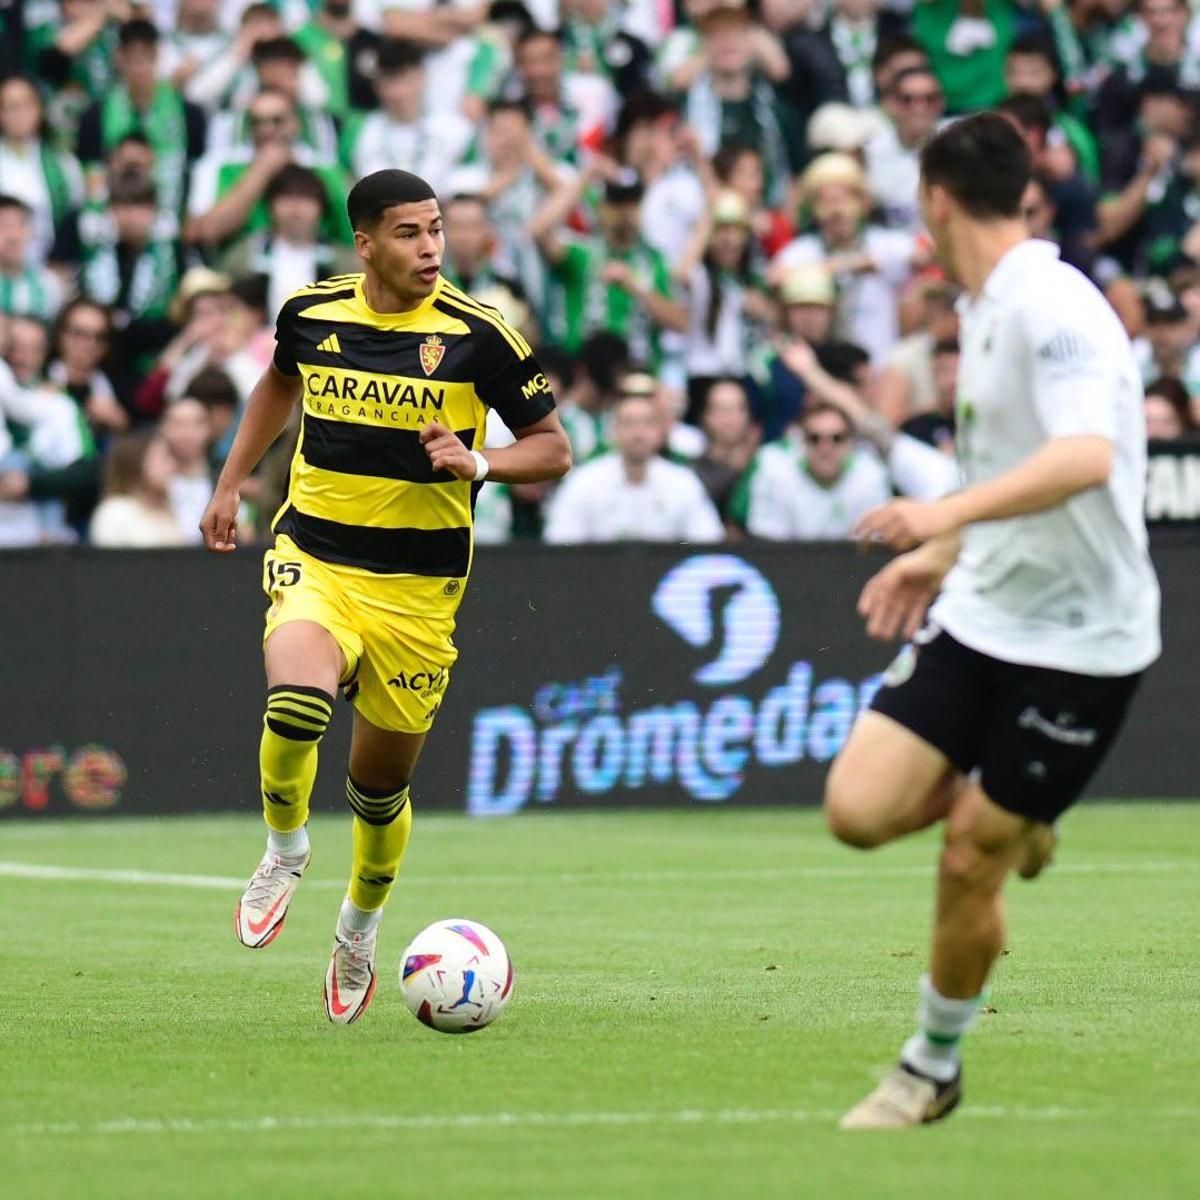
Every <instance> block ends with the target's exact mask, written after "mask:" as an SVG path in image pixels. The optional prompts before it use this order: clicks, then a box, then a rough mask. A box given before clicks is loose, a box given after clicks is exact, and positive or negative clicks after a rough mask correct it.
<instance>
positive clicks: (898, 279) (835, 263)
mask: <svg viewBox="0 0 1200 1200" xmlns="http://www.w3.org/2000/svg"><path fill="white" fill-rule="evenodd" d="M800 196H801V201H802V204H803V207H804V210H805V212H806V213H807V215H808V217H809V219H810V222H811V224H812V227H813V228H812V232H810V233H805V234H802V235H801V236H800V237H798V238H795V239H794V240H793V241H791V242H790V243H789V244H788V245H786V246H785V247H784V248H783V249H782V250H781V251H780V252H779V253H778V254H777V255H776V256H775V259H774V260H773V262H772V264H771V275H772V277H773V279H774V281H775V282H776V283H778V282H779V281H780V280H781V279H782V277H783V274H784V272H785V271H786V270H787V269H788V268H789V267H795V266H800V265H802V264H804V263H813V262H822V263H824V264H825V266H826V269H827V270H828V271H829V272H830V273H831V274H832V275H833V277H834V278H835V279H836V281H837V286H838V320H837V325H838V327H839V330H840V332H841V334H842V335H843V336H844V337H846V338H847V339H848V340H849V341H852V342H854V343H856V344H857V345H860V346H862V347H863V348H864V349H865V350H866V351H867V352H868V353H869V354H870V355H871V358H872V361H874V362H879V361H881V360H882V359H883V357H884V355H885V354H886V353H887V351H888V349H889V348H890V347H891V345H892V343H893V342H895V340H896V337H897V335H898V332H899V319H898V310H897V291H898V289H899V288H900V286H901V285H902V284H903V283H904V282H905V281H906V280H907V279H908V278H909V276H910V275H911V274H912V271H913V269H914V267H915V266H917V265H919V262H920V256H919V249H918V242H917V239H916V238H915V237H914V236H913V235H912V234H910V233H905V232H902V231H900V230H895V229H884V228H883V227H882V226H880V225H876V224H872V223H871V222H870V220H869V217H870V213H871V209H872V207H873V198H872V195H871V191H870V188H869V186H868V184H867V176H866V172H865V171H864V170H863V167H862V165H861V164H860V163H859V162H858V160H857V159H854V158H851V157H850V156H849V155H847V154H822V155H819V156H818V157H817V158H815V159H813V161H812V162H811V163H810V164H809V165H808V167H807V169H806V170H805V172H804V174H803V175H802V176H801V177H800Z"/></svg>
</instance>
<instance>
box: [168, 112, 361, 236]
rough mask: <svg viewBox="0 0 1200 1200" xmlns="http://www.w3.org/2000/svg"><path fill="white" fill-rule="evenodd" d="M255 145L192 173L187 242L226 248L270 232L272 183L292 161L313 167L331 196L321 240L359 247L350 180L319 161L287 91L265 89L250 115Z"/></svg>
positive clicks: (211, 159)
mask: <svg viewBox="0 0 1200 1200" xmlns="http://www.w3.org/2000/svg"><path fill="white" fill-rule="evenodd" d="M246 118H247V125H248V127H249V133H250V144H249V145H248V146H247V145H238V146H234V147H233V148H232V149H230V150H228V151H227V152H224V153H217V154H208V155H205V157H204V158H202V159H201V160H200V162H198V163H197V164H196V167H195V169H194V170H193V172H192V184H191V194H190V195H189V197H188V210H189V220H188V222H187V225H186V226H185V229H184V236H185V239H186V240H187V241H190V242H200V243H202V244H204V245H206V246H209V247H224V246H227V245H228V243H229V241H230V240H231V239H232V238H233V237H235V236H236V235H238V234H241V233H247V232H253V231H254V230H258V229H265V228H267V226H269V225H270V223H271V218H270V213H269V211H268V208H267V201H266V191H267V185H268V184H269V183H270V182H271V180H272V179H273V178H274V177H275V175H276V173H277V172H278V171H280V170H281V169H282V168H283V167H286V166H287V165H288V164H289V163H298V164H299V165H300V166H302V167H309V168H311V169H312V170H313V171H314V172H316V174H317V175H318V176H319V177H320V180H321V182H322V184H324V186H325V191H326V194H327V195H328V197H329V207H328V209H327V211H326V214H325V219H324V221H323V223H322V226H321V236H322V237H323V238H325V239H327V240H330V241H334V242H338V243H340V244H341V245H343V246H351V245H353V244H354V231H353V230H352V229H351V228H350V220H349V218H348V217H347V216H346V193H347V192H348V191H349V190H350V181H349V180H348V179H347V178H346V175H345V173H344V172H343V171H342V169H341V168H340V167H337V166H333V165H330V164H329V163H328V162H323V161H321V160H319V159H318V158H317V156H316V154H315V153H314V152H313V150H312V149H311V147H309V146H307V145H305V143H304V141H303V139H302V132H301V126H300V118H299V115H298V113H297V111H296V106H295V104H294V103H293V102H292V101H291V99H289V97H287V96H285V95H284V94H283V93H282V92H277V91H270V90H266V89H264V90H263V91H261V92H260V93H259V94H258V95H257V96H255V97H254V100H253V101H252V102H251V104H250V107H249V109H248V110H247V114H246Z"/></svg>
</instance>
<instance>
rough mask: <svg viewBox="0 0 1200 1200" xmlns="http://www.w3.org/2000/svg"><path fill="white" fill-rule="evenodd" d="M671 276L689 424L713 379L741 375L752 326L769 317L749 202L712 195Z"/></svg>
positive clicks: (727, 194) (722, 194)
mask: <svg viewBox="0 0 1200 1200" xmlns="http://www.w3.org/2000/svg"><path fill="white" fill-rule="evenodd" d="M677 278H678V279H679V280H680V282H681V284H682V285H683V287H684V290H685V293H686V296H687V305H688V332H687V342H686V346H685V349H684V363H685V366H686V369H687V377H688V410H687V419H688V420H689V421H693V422H695V421H698V419H699V415H700V408H701V405H702V403H703V399H704V397H705V396H706V395H707V394H708V390H709V388H710V386H711V385H712V383H713V381H714V380H715V379H717V378H720V377H722V376H732V377H733V378H736V379H744V378H745V376H746V374H747V372H748V370H749V358H750V351H751V348H752V345H753V342H754V328H755V326H756V325H758V326H760V327H768V326H769V325H770V324H771V323H772V322H773V320H774V316H775V314H774V309H773V307H772V305H771V302H770V300H768V298H767V296H766V294H765V289H764V285H763V281H762V279H761V278H760V276H759V274H758V271H757V270H756V269H755V266H754V261H753V245H752V239H751V231H750V206H749V205H748V204H747V203H746V201H745V200H744V199H743V197H742V196H741V195H739V193H737V192H734V191H730V190H725V191H721V192H718V193H717V195H716V197H715V199H714V201H713V206H712V209H711V210H710V211H709V212H708V213H707V214H706V215H705V218H704V219H703V221H702V222H701V224H700V226H699V228H698V229H697V231H696V234H695V235H694V237H693V241H692V245H691V246H690V247H689V250H688V252H687V253H686V254H685V255H684V259H683V261H682V262H681V263H680V267H679V271H678V275H677Z"/></svg>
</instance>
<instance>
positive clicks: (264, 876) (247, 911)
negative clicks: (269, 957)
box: [233, 850, 311, 950]
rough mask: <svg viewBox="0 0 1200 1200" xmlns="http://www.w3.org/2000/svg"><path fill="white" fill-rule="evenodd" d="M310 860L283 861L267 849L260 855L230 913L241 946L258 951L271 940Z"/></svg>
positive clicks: (281, 856)
mask: <svg viewBox="0 0 1200 1200" xmlns="http://www.w3.org/2000/svg"><path fill="white" fill-rule="evenodd" d="M310 857H311V855H309V854H303V855H298V856H297V857H295V858H290V857H289V858H285V857H284V856H283V855H280V854H272V853H271V851H270V850H268V851H267V852H266V854H264V855H263V857H262V862H260V863H259V864H258V870H256V871H255V872H254V874H253V875H252V876H251V877H250V882H249V883H248V884H247V885H246V890H245V891H244V892H243V893H242V898H241V899H240V900H239V901H238V906H237V909H236V910H235V912H234V914H233V928H234V930H235V931H236V933H237V936H238V941H239V942H241V943H242V945H243V946H249V947H250V949H251V950H261V949H262V948H263V947H264V946H266V945H268V944H270V943H271V942H273V941H274V940H275V938H276V937H277V936H278V934H279V931H280V930H281V929H282V928H283V922H284V919H285V918H286V917H287V914H288V905H289V904H291V902H292V896H293V895H295V892H296V887H297V885H298V884H299V883H300V877H301V876H302V875H303V874H304V870H305V868H306V867H307V866H308V862H309V859H310Z"/></svg>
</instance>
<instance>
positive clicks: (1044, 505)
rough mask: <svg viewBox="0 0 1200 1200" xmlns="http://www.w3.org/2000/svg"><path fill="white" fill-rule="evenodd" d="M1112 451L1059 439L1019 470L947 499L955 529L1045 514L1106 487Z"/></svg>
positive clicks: (1097, 442) (1094, 440)
mask: <svg viewBox="0 0 1200 1200" xmlns="http://www.w3.org/2000/svg"><path fill="white" fill-rule="evenodd" d="M1112 461H1113V445H1112V443H1111V442H1110V441H1109V440H1108V439H1107V438H1103V437H1092V436H1085V437H1063V438H1055V439H1054V440H1052V441H1050V442H1047V443H1046V444H1045V445H1044V446H1043V447H1042V448H1041V449H1040V450H1037V451H1036V452H1035V453H1033V454H1031V455H1030V456H1029V457H1028V458H1027V459H1026V460H1025V461H1024V462H1023V463H1021V465H1020V466H1018V467H1014V468H1013V469H1012V470H1011V471H1006V472H1005V473H1004V474H1003V475H998V476H996V478H995V479H989V480H988V481H987V482H986V483H977V484H975V485H974V486H973V487H969V488H965V489H964V490H963V491H961V492H955V493H954V494H953V495H951V496H947V497H946V498H945V499H944V500H940V501H938V503H939V504H943V505H945V506H946V508H947V511H948V512H949V514H950V515H951V516H952V519H953V524H954V528H956V529H961V528H962V527H963V526H964V525H970V524H972V523H973V522H975V521H1002V520H1004V519H1006V518H1008V517H1023V516H1026V515H1028V514H1029V513H1037V512H1044V511H1045V510H1046V509H1049V508H1055V507H1057V506H1058V505H1060V504H1063V503H1065V502H1066V501H1067V500H1069V499H1070V498H1071V497H1072V496H1075V495H1077V494H1078V493H1080V492H1084V491H1087V490H1088V489H1089V488H1093V487H1098V486H1100V485H1101V484H1103V483H1105V482H1107V480H1108V476H1109V473H1110V472H1111V470H1112Z"/></svg>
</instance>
